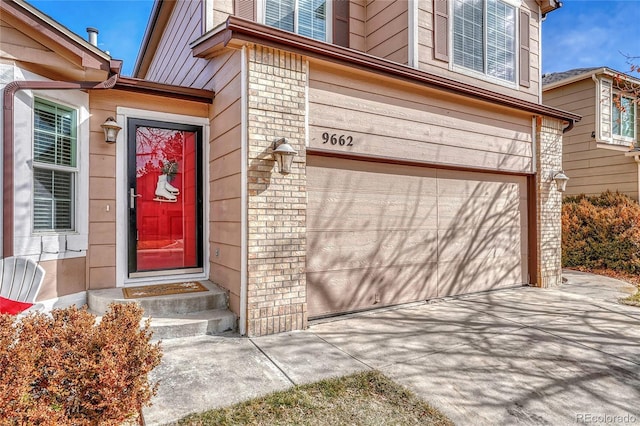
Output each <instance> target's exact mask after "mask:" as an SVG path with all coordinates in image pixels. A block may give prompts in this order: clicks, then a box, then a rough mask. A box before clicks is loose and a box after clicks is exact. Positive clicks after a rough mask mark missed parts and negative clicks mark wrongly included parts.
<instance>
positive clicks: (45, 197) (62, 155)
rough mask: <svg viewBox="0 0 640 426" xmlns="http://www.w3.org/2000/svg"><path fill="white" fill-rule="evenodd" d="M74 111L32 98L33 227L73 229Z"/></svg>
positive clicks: (74, 173)
mask: <svg viewBox="0 0 640 426" xmlns="http://www.w3.org/2000/svg"><path fill="white" fill-rule="evenodd" d="M76 134H77V113H76V111H75V110H73V109H70V108H65V107H62V106H60V105H56V104H54V103H50V102H46V101H43V100H40V99H36V100H35V101H34V130H33V229H34V231H36V232H39V231H71V230H73V229H74V199H75V194H74V186H75V185H74V183H75V177H76V174H77V169H76V163H77V160H76V157H77V155H76Z"/></svg>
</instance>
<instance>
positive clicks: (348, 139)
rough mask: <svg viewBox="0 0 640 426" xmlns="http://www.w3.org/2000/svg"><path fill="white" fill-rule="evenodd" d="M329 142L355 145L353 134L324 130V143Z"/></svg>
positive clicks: (340, 144)
mask: <svg viewBox="0 0 640 426" xmlns="http://www.w3.org/2000/svg"><path fill="white" fill-rule="evenodd" d="M327 143H328V144H331V145H339V146H353V136H351V135H338V134H335V133H329V132H324V133H323V134H322V144H323V145H324V144H327Z"/></svg>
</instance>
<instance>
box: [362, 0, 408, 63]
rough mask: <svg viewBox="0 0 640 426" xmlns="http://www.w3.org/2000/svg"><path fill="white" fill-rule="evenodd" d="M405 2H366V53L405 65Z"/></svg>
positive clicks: (406, 31)
mask: <svg viewBox="0 0 640 426" xmlns="http://www.w3.org/2000/svg"><path fill="white" fill-rule="evenodd" d="M408 5H409V2H408V1H406V0H393V1H390V0H370V1H367V5H366V21H365V47H366V52H367V53H369V54H371V55H374V56H378V57H380V58H385V59H389V60H392V61H395V62H399V63H401V64H407V63H408V58H409V32H408V25H409V18H408V16H409V15H408V13H409V9H408V8H409V6H408Z"/></svg>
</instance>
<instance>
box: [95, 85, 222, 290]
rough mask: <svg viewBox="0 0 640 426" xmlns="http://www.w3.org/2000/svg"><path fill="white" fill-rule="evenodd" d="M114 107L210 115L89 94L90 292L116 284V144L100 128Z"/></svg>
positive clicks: (184, 104)
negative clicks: (109, 140) (108, 142)
mask: <svg viewBox="0 0 640 426" xmlns="http://www.w3.org/2000/svg"><path fill="white" fill-rule="evenodd" d="M117 107H129V108H139V109H144V110H152V111H158V112H167V113H174V114H183V115H190V116H194V117H207V116H208V114H209V105H207V104H202V103H197V102H189V101H179V100H175V99H170V100H169V99H167V98H164V97H158V96H151V95H145V94H141V93H131V92H124V91H121V90H106V91H92V92H90V95H89V108H90V110H91V119H90V128H91V136H90V141H89V146H90V151H89V164H90V167H89V182H90V183H89V250H88V252H87V262H86V282H87V283H88V285H87V288H89V289H98V288H109V287H114V286H115V284H116V264H115V258H116V256H115V253H116V245H115V243H116V242H115V235H116V211H117V210H116V208H117V206H116V179H115V168H116V149H115V145H108V144H106V143H104V132H103V130H102V128H101V127H100V125H101V124H102V123H103V122H104V120H105V118H106V117H109V116H113V117H115V115H116V109H117ZM107 206H108V207H109V208H108V209H107ZM120 231H121V232H124V230H120ZM83 282H84V281H83ZM83 290H84V289H83Z"/></svg>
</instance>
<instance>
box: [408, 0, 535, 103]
mask: <svg viewBox="0 0 640 426" xmlns="http://www.w3.org/2000/svg"><path fill="white" fill-rule="evenodd" d="M450 3H451V0H448V1H445V0H421V1H419V2H418V46H417V49H418V62H419V63H418V68H419V69H421V70H423V71H427V72H430V73H433V74H435V75H440V76H443V77H447V78H451V79H453V80H457V81H461V82H463V83H467V84H471V85H474V86H478V87H482V88H485V89H489V90H493V91H495V92H499V93H503V94H505V95H509V96H513V97H516V98H520V99H525V100H527V101H530V102H539V90H540V84H541V82H540V67H539V60H540V54H541V53H540V40H539V28H540V15H539V14H538V4H537V3H536V1H535V0H523V1H522V4H521V6H520V9H519V11H520V12H518V10H516V14H517V15H518V16H519V17H520V15H521V13H526V14H527V16H528V17H529V25H528V28H520V30H521V31H516V36H517V35H518V34H520V33H521V32H522V33H525V32H528V34H529V46H528V47H529V49H528V56H529V57H528V58H523V57H522V56H523V55H522V53H521V50H522V49H521V48H522V46H521V45H520V44H517V45H516V50H517V51H518V55H517V63H518V64H520V63H521V62H522V64H523V65H524V64H528V65H529V68H528V73H529V85H528V86H526V85H520V83H519V79H518V77H519V75H516V85H517V87H515V85H514V88H511V87H508V86H504V85H500V84H494V83H492V82H490V81H486V80H482V79H479V78H476V77H474V76H472V75H466V74H464V73H461V72H455V71H453V70H451V69H450V61H451V59H452V55H451V52H449V50H450V46H449V44H450V43H449V40H447V39H445V38H444V37H442V36H443V35H444V36H445V37H449V35H450V33H451V24H452V22H451V21H452V20H451V19H448V13H449V10H450ZM447 4H448V5H447ZM520 20H521V19H520V18H519V19H518V21H520ZM443 27H447V28H448V29H447V30H446V31H444V28H443ZM526 30H528V31H526ZM436 31H437V34H436ZM518 38H519V37H518ZM519 66H520V65H519ZM520 71H521V72H520V74H523V72H522V70H520Z"/></svg>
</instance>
